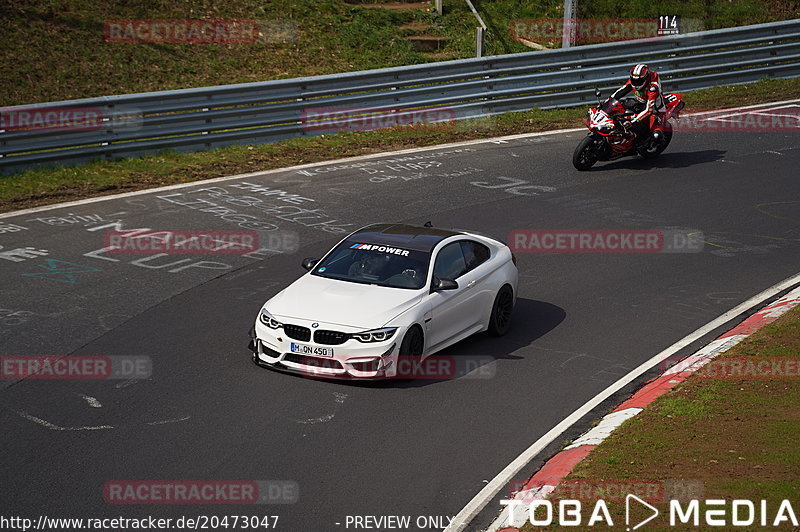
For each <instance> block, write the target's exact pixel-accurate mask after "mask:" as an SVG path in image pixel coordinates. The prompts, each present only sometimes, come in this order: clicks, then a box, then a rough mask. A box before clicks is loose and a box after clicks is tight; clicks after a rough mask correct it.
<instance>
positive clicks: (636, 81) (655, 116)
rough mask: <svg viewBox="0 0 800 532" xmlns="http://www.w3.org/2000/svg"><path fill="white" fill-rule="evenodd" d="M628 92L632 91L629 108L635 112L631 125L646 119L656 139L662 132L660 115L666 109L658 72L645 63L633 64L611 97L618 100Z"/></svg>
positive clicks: (643, 123) (641, 122)
mask: <svg viewBox="0 0 800 532" xmlns="http://www.w3.org/2000/svg"><path fill="white" fill-rule="evenodd" d="M630 92H633V102H634V103H633V106H632V109H631V110H633V111H635V112H636V113H637V114H636V115H635V116H634V117H633V118H632V119H631V121H630V122H631V125H636V124H642V125H645V122H644V120H645V119H647V122H646V125H647V127H648V130H649V131H650V132H651V133H652V134H653V138H654V139H656V140H658V139H659V138H660V137H661V135H662V133H663V129H662V122H663V119H662V116H663V112H664V110H665V109H666V107H665V106H664V95H663V93H662V92H661V80H659V79H658V74H657V73H656V72H654V71H652V70H650V69H649V68H648V67H647V65H645V64H638V65H635V66H634V67H633V68H631V72H630V76H629V77H628V80H627V81H626V82H625V84H624V85H623V86H622V87H620V88H619V89H617V91H616V92H615V93H614V94H612V95H611V97H612V98H614V99H616V100H619V99H621V98H622V97H623V96H626V95H627V94H628V93H630ZM629 101H630V99H629ZM627 107H628V106H626V108H627Z"/></svg>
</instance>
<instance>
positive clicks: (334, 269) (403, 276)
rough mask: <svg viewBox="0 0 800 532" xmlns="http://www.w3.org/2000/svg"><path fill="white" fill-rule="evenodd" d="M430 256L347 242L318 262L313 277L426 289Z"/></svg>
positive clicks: (416, 252) (380, 245)
mask: <svg viewBox="0 0 800 532" xmlns="http://www.w3.org/2000/svg"><path fill="white" fill-rule="evenodd" d="M429 262H430V253H426V252H423V251H416V250H413V249H404V248H402V247H394V246H388V245H385V244H375V243H370V242H359V241H355V240H347V241H345V242H342V243H341V244H339V245H338V246H337V247H336V248H335V249H334V250H333V251H332V252H331V253H330V254H328V256H327V257H326V258H325V259H323V260H322V261H320V262H319V263H317V264H316V265H315V266H314V269H313V270H312V271H311V274H312V275H318V276H320V277H327V278H329V279H339V280H341V281H350V282H354V283H364V284H374V285H379V286H388V287H392V288H409V289H414V290H416V289H419V288H422V287H423V286H425V280H426V278H427V275H428V263H429Z"/></svg>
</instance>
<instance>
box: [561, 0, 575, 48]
mask: <svg viewBox="0 0 800 532" xmlns="http://www.w3.org/2000/svg"><path fill="white" fill-rule="evenodd" d="M577 12H578V0H564V27H563V29H562V36H561V47H562V48H569V47H571V46H572V43H573V42H575V24H576V20H575V17H576V16H577Z"/></svg>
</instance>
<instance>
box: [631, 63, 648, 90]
mask: <svg viewBox="0 0 800 532" xmlns="http://www.w3.org/2000/svg"><path fill="white" fill-rule="evenodd" d="M630 80H631V86H632V87H633V88H634V89H636V90H637V91H638V90H642V89H643V88H644V87H645V85H647V82H648V81H650V69H649V68H647V65H644V64H639V65H636V66H635V67H633V68H631V76H630Z"/></svg>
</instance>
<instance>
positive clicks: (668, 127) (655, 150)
mask: <svg viewBox="0 0 800 532" xmlns="http://www.w3.org/2000/svg"><path fill="white" fill-rule="evenodd" d="M671 140H672V124H670V123H669V122H665V123H664V127H663V134H662V136H661V140H659V141H658V143H657V144H656V145H655V146H648V147H644V146H643V147H641V148H637V149H636V153H638V154H639V155H640V156H642V157H644V158H645V159H652V158H653V157H658V156H659V155H661V152H663V151H664V150H666V149H667V146H669V143H670V141H671ZM649 144H650V142H649V141H648V145H649Z"/></svg>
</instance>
